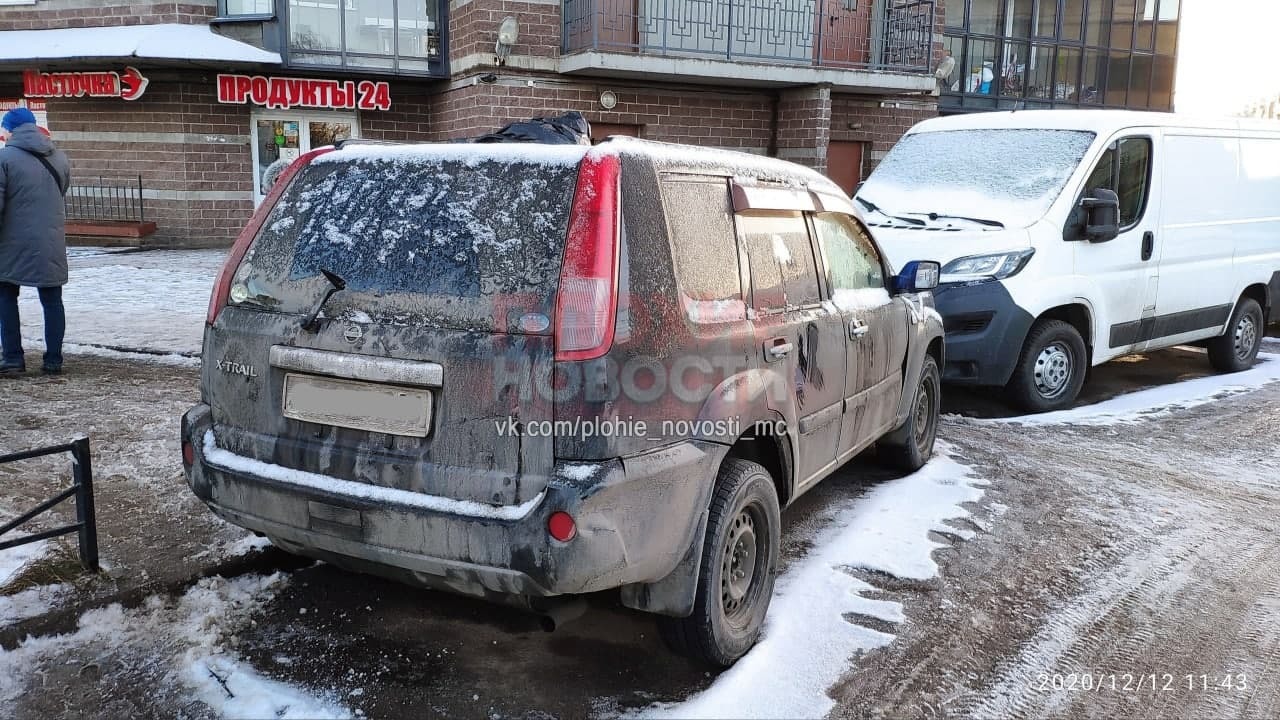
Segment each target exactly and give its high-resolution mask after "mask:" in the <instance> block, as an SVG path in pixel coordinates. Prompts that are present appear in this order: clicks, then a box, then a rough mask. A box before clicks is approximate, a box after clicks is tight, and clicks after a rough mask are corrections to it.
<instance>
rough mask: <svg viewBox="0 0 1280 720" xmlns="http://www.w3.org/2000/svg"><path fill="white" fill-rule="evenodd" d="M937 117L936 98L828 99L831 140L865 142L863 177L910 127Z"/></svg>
mask: <svg viewBox="0 0 1280 720" xmlns="http://www.w3.org/2000/svg"><path fill="white" fill-rule="evenodd" d="M937 116H938V99H937V98H936V97H921V96H916V97H911V98H904V97H894V96H886V97H874V96H865V95H834V96H832V98H831V139H832V140H835V141H840V142H861V143H866V144H867V146H868V150H869V152H867V153H866V154H865V155H864V157H863V168H864V172H865V174H867V175H869V174H871V171H872V170H874V169H875V166H876V165H878V164H880V161H881V160H882V159H884V156H885V153H887V152H889V150H890V149H891V148H893V146H894V144H895V143H897V142H898V140H900V139H902V136H903V134H904V133H906V132H907V131H908V130H910V129H911V127H912V126H913V125H915V124H916V123H918V122H921V121H923V120H928V119H929V118H934V117H937Z"/></svg>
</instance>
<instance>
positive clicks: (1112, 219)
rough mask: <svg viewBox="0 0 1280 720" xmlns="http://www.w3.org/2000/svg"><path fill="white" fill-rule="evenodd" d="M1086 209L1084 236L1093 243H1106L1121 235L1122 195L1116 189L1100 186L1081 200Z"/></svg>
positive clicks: (1082, 206) (1081, 205)
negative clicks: (1117, 193)
mask: <svg viewBox="0 0 1280 720" xmlns="http://www.w3.org/2000/svg"><path fill="white" fill-rule="evenodd" d="M1080 207H1081V208H1082V209H1083V210H1084V214H1085V224H1084V237H1085V239H1086V240H1088V241H1089V242H1091V243H1104V242H1110V241H1112V240H1115V239H1116V238H1117V237H1119V236H1120V196H1119V195H1116V193H1115V191H1114V190H1107V189H1105V188H1098V189H1097V190H1093V191H1091V192H1090V193H1089V196H1088V197H1086V198H1085V199H1084V200H1081V201H1080Z"/></svg>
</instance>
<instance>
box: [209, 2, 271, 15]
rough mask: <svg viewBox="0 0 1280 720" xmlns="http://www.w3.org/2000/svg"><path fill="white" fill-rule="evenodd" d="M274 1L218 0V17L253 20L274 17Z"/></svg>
mask: <svg viewBox="0 0 1280 720" xmlns="http://www.w3.org/2000/svg"><path fill="white" fill-rule="evenodd" d="M275 12H276V8H275V0H218V17H220V18H238V17H244V16H249V17H253V18H261V17H270V16H272V15H275Z"/></svg>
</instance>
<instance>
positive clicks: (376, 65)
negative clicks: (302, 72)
mask: <svg viewBox="0 0 1280 720" xmlns="http://www.w3.org/2000/svg"><path fill="white" fill-rule="evenodd" d="M442 8H443V2H441V1H440V0H421V1H419V2H409V1H408V0H289V16H288V25H289V64H290V65H293V66H299V65H303V66H334V67H348V68H360V69H372V70H384V71H387V72H408V73H424V72H431V71H433V70H436V71H442V69H441V68H437V67H433V63H439V62H440V61H441V60H442V59H443V54H442V50H441V47H440V32H441V29H442V28H443V27H444V13H443V12H442Z"/></svg>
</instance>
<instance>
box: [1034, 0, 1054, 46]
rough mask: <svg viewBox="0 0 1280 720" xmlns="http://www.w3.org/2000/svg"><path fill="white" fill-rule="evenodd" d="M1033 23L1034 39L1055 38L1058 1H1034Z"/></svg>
mask: <svg viewBox="0 0 1280 720" xmlns="http://www.w3.org/2000/svg"><path fill="white" fill-rule="evenodd" d="M1034 21H1035V34H1036V37H1045V38H1051V37H1057V35H1058V0H1036V6H1035V11H1034Z"/></svg>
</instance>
